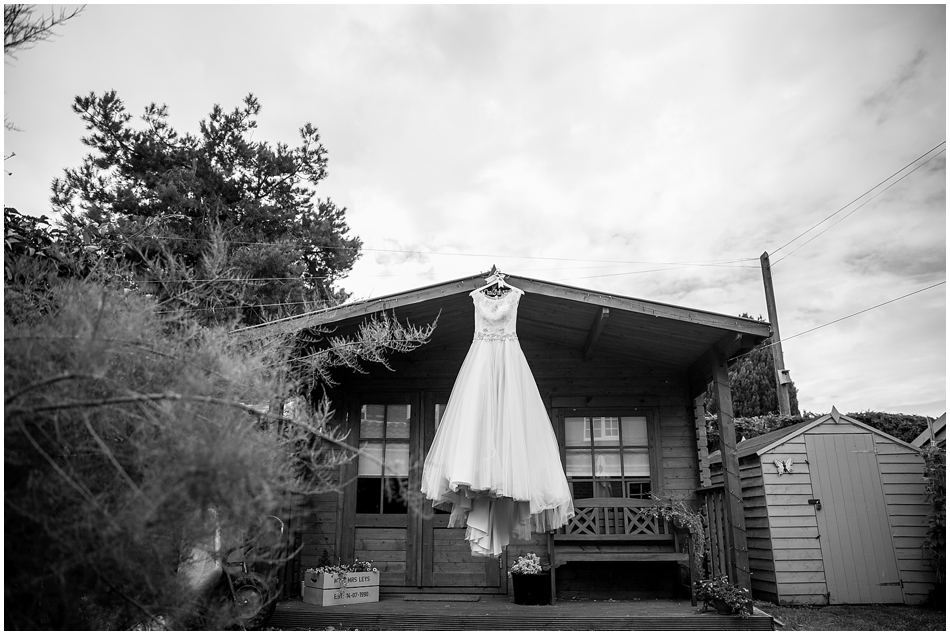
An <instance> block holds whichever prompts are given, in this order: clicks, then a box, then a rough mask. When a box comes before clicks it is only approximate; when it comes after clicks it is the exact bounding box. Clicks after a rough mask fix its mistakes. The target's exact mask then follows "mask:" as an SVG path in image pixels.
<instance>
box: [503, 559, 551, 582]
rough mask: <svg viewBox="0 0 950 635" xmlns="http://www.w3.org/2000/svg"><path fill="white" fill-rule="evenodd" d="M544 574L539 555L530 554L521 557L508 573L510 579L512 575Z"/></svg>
mask: <svg viewBox="0 0 950 635" xmlns="http://www.w3.org/2000/svg"><path fill="white" fill-rule="evenodd" d="M543 572H544V569H543V568H542V567H541V558H539V557H538V556H537V554H534V553H529V554H526V555H524V556H519V557H518V558H517V559H516V560H515V563H514V564H513V565H511V569H510V570H509V571H508V577H509V578H510V577H511V576H512V574H514V575H539V574H541V573H543Z"/></svg>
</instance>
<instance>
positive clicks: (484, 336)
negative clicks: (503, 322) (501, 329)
mask: <svg viewBox="0 0 950 635" xmlns="http://www.w3.org/2000/svg"><path fill="white" fill-rule="evenodd" d="M516 339H518V336H517V335H516V334H514V333H476V334H475V340H516Z"/></svg>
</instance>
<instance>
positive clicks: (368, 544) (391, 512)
mask: <svg viewBox="0 0 950 635" xmlns="http://www.w3.org/2000/svg"><path fill="white" fill-rule="evenodd" d="M418 401H419V400H418V398H417V397H416V396H414V395H371V396H362V397H361V398H360V399H359V400H358V401H357V403H356V409H355V415H356V416H355V417H353V420H354V424H355V425H354V426H351V438H352V437H353V436H356V437H357V438H358V439H359V446H360V448H361V449H362V450H363V453H362V454H361V455H360V457H359V458H358V459H357V461H355V462H354V463H355V464H356V465H355V466H354V468H355V469H354V471H355V474H351V475H350V479H351V481H350V483H349V484H348V485H347V496H346V498H347V501H348V503H349V504H348V507H349V509H350V510H351V511H350V514H349V517H350V518H351V519H352V521H351V522H345V523H344V529H343V531H344V532H345V533H346V532H348V531H352V532H353V533H352V553H353V556H354V557H355V558H358V559H359V560H367V561H371V562H372V563H373V564H374V566H375V567H376V568H377V569H379V572H380V576H379V583H380V587H381V589H380V590H381V591H386V590H390V591H399V590H401V589H404V588H405V587H407V586H411V585H414V584H415V583H416V577H417V575H418V574H417V571H416V568H415V567H414V563H415V561H416V548H415V541H414V538H415V537H414V536H413V535H412V533H413V532H412V526H411V523H410V513H409V509H410V506H411V505H410V501H411V496H410V495H408V493H409V492H411V489H412V487H416V488H417V489H418V484H417V483H412V482H411V480H412V479H411V478H410V475H411V471H412V470H411V469H410V466H411V465H412V462H413V460H415V459H416V458H417V457H416V454H417V453H416V452H413V442H412V441H413V437H414V436H418V434H419V432H418V431H419V429H420V423H419V422H420V418H419V408H418ZM349 527H351V528H352V529H349ZM344 538H347V536H346V535H344ZM343 551H344V552H346V551H347V550H346V549H343Z"/></svg>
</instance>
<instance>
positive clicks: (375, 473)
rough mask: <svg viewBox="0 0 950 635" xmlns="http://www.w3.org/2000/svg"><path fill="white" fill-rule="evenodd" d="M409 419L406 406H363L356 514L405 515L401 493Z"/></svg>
mask: <svg viewBox="0 0 950 635" xmlns="http://www.w3.org/2000/svg"><path fill="white" fill-rule="evenodd" d="M409 416H410V406H409V404H366V405H364V406H363V408H362V412H361V413H360V449H361V450H362V451H363V454H361V455H360V458H359V466H358V467H359V469H358V477H357V480H356V513H358V514H405V513H407V511H408V507H407V506H406V501H405V498H404V496H403V492H405V490H406V487H408V485H409ZM365 455H368V456H365Z"/></svg>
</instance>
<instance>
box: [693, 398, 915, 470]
mask: <svg viewBox="0 0 950 635" xmlns="http://www.w3.org/2000/svg"><path fill="white" fill-rule="evenodd" d="M831 410H832V412H831V414H827V415H822V416H820V417H817V418H815V419H812V420H811V421H802V422H801V423H796V424H795V425H791V426H788V427H785V428H779V429H778V430H772V431H771V432H768V433H766V434H762V435H759V436H757V437H753V438H751V439H746V440H745V441H740V442H739V443H738V444H737V445H736V452H737V454H738V457H739V458H740V459H741V458H744V457H747V456H752V455H753V454H756V455H759V456H761V455H763V454H765V453H766V452H768V451H770V450H772V449H773V448H776V447H778V446H780V445H782V444H783V443H786V442H788V441H789V440H791V439H792V438H794V437H796V436H798V435H800V434H804V433H805V432H807V431H808V430H810V429H812V428H814V427H816V426H819V425H821V424H823V423H827V422H828V421H832V422H834V423H840V422H841V421H844V422H846V423H849V424H852V425H855V426H858V427H859V428H864V429H865V430H867V431H868V432H872V433H874V434H878V435H881V436H883V437H886V438H887V439H889V440H891V441H894V442H896V443H899V444H900V445H904V446H907V447H909V448H912V449H914V450H916V449H917V448H915V447H914V446H912V445H911V444H909V443H907V442H905V441H901V440H900V439H898V438H896V437H892V436H891V435H889V434H887V433H886V432H882V431H881V430H878V429H877V428H874V427H872V426H869V425H867V424H866V423H862V422H860V421H858V420H857V419H853V418H851V417H849V416H847V415H843V414H839V413H838V411H837V410H836V409H835V408H834V407H832V409H831ZM721 462H722V457H721V454H720V452H719V451H718V450H717V451H715V452H713V453H712V454H710V455H709V463H710V464H714V463H721Z"/></svg>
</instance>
